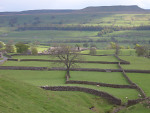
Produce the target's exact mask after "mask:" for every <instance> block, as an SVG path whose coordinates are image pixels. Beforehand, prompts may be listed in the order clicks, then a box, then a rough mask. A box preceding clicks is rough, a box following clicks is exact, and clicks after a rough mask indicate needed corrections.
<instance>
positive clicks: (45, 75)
mask: <svg viewBox="0 0 150 113" xmlns="http://www.w3.org/2000/svg"><path fill="white" fill-rule="evenodd" d="M109 52H112V53H113V52H114V50H108V51H107V50H105V51H104V50H98V53H99V54H100V53H102V54H106V53H109ZM123 52H124V51H123ZM83 53H86V51H85V52H83ZM124 54H128V52H127V50H126V51H125V53H124ZM82 57H85V59H86V61H110V62H115V61H118V60H117V59H116V58H115V57H114V56H89V55H83V56H82ZM120 57H121V58H122V57H123V58H124V57H130V58H133V59H134V57H135V56H120ZM13 58H15V59H52V58H51V57H49V56H48V55H41V56H13ZM137 58H138V57H137ZM124 60H127V61H128V60H129V59H124ZM144 62H145V63H146V61H144ZM133 64H134V63H133ZM133 64H132V62H131V65H133ZM134 65H135V64H134ZM3 66H33V67H50V68H51V67H64V66H63V65H60V64H59V66H58V65H57V64H56V65H54V64H53V63H51V62H39V61H7V62H5V63H4V64H3ZM122 66H123V67H124V66H130V65H122ZM77 68H99V69H118V66H117V64H95V63H78V67H77ZM147 68H148V67H147ZM0 73H3V75H4V76H8V77H12V78H15V79H17V80H19V81H22V82H26V83H29V84H31V85H34V86H46V85H48V86H80V87H85V88H92V89H96V90H100V91H105V92H108V93H110V94H112V95H113V96H116V97H118V98H120V99H121V100H122V102H123V103H125V102H127V100H128V99H137V98H138V94H139V93H138V92H137V91H136V90H135V89H126V88H125V89H120V88H110V87H97V86H94V85H84V84H65V82H66V80H65V73H66V72H65V71H29V70H0ZM133 75H135V76H136V74H135V73H133ZM147 75H149V74H147ZM129 77H130V76H129ZM70 80H78V81H91V82H100V83H108V84H120V85H129V83H128V82H127V81H126V79H125V78H124V77H123V75H122V73H120V72H113V73H112V72H80V71H71V78H70ZM133 81H134V80H133ZM143 81H144V80H143ZM143 86H144V87H145V85H143ZM126 97H128V99H126Z"/></svg>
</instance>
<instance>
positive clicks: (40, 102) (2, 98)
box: [0, 75, 113, 113]
mask: <svg viewBox="0 0 150 113" xmlns="http://www.w3.org/2000/svg"><path fill="white" fill-rule="evenodd" d="M0 83H1V85H0V90H1V91H0V112H1V113H32V112H34V113H42V112H44V113H79V112H80V113H93V112H101V113H106V112H108V111H109V110H111V109H112V107H113V105H110V104H109V103H107V102H106V101H105V100H104V99H102V98H99V97H96V96H93V95H90V94H85V93H80V92H52V91H45V90H43V89H40V88H37V87H35V86H31V85H28V84H25V83H23V82H19V81H17V80H14V79H12V78H8V77H6V76H2V75H0ZM92 106H94V109H93V110H90V109H89V108H90V107H92Z"/></svg>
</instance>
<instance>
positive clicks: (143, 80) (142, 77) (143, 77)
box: [127, 73, 150, 96]
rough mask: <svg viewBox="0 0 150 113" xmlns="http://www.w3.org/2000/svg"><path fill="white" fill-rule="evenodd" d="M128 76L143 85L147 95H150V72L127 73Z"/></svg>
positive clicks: (140, 85)
mask: <svg viewBox="0 0 150 113" xmlns="http://www.w3.org/2000/svg"><path fill="white" fill-rule="evenodd" d="M127 75H128V77H129V78H130V79H131V80H132V81H133V82H135V83H136V84H137V85H139V87H141V88H142V89H143V90H144V92H145V93H146V95H147V96H150V90H149V86H150V82H149V80H150V74H144V73H127Z"/></svg>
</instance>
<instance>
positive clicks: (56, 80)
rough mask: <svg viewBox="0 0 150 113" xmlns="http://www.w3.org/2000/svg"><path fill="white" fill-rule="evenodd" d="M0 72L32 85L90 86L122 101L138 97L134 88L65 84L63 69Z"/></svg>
mask: <svg viewBox="0 0 150 113" xmlns="http://www.w3.org/2000/svg"><path fill="white" fill-rule="evenodd" d="M0 73H2V75H3V76H8V77H11V78H15V79H17V80H19V81H22V82H25V83H28V84H31V85H34V86H46V85H48V86H60V85H61V86H80V87H86V88H92V89H96V90H100V91H105V92H108V93H110V94H112V95H113V96H116V97H118V98H120V99H122V101H123V103H125V102H127V99H126V97H128V99H136V98H138V92H137V91H136V90H135V89H119V88H107V87H97V86H91V85H80V84H65V71H23V70H0ZM105 74H106V73H105ZM106 75H107V74H106ZM109 75H110V74H109ZM120 76H121V75H120ZM102 78H105V80H104V81H105V82H107V81H108V80H107V79H106V77H105V75H103V76H102ZM112 78H113V77H112ZM120 78H122V77H120ZM71 79H72V77H71ZM93 79H94V78H93ZM122 79H123V78H122ZM113 80H115V78H114V79H111V80H109V81H113ZM119 81H120V83H121V81H123V80H121V79H119ZM119 81H118V82H119ZM124 83H126V81H124ZM126 84H127V83H126ZM66 93H67V92H66Z"/></svg>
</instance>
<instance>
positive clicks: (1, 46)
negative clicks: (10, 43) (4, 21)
mask: <svg viewBox="0 0 150 113" xmlns="http://www.w3.org/2000/svg"><path fill="white" fill-rule="evenodd" d="M4 46H5V44H4V42H2V41H0V49H1V48H3V47H4Z"/></svg>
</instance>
